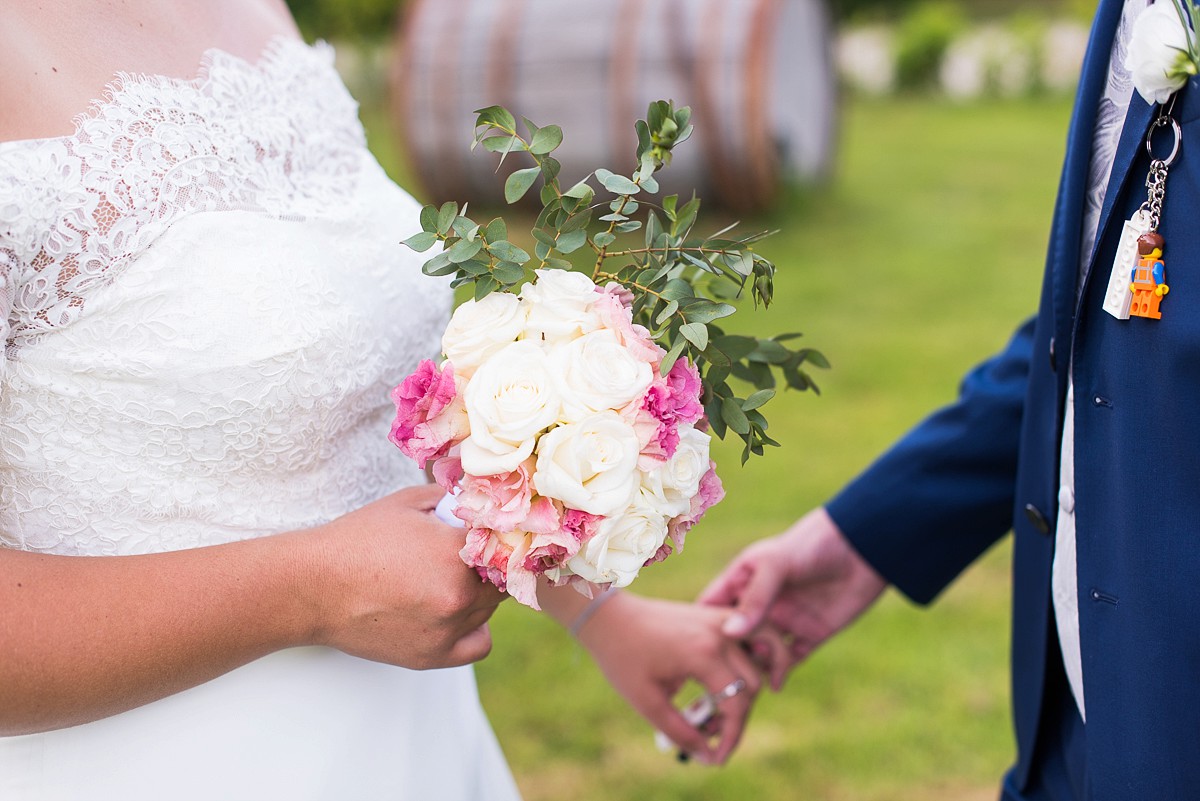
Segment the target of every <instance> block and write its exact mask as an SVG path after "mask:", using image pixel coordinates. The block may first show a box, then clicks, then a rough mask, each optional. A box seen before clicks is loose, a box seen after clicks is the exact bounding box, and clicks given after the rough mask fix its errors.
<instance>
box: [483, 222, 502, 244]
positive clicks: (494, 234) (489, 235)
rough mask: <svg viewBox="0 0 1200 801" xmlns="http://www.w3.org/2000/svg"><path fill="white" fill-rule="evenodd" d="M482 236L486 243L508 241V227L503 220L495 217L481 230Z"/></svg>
mask: <svg viewBox="0 0 1200 801" xmlns="http://www.w3.org/2000/svg"><path fill="white" fill-rule="evenodd" d="M483 236H484V238H485V239H486V240H487V241H488V242H503V241H504V240H506V239H508V225H507V224H506V223H505V222H504V218H502V217H497V218H496V219H494V220H492V221H491V222H490V223H488V224H487V226H486V227H485V228H484V229H483Z"/></svg>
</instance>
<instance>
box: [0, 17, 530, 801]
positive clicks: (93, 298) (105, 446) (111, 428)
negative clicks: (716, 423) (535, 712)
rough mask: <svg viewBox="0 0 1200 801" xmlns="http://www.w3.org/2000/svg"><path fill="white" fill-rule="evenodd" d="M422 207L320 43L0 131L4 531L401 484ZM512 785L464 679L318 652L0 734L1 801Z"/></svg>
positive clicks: (111, 536) (56, 535) (114, 535)
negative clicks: (65, 131) (399, 182)
mask: <svg viewBox="0 0 1200 801" xmlns="http://www.w3.org/2000/svg"><path fill="white" fill-rule="evenodd" d="M417 211H418V207H417V205H416V204H415V202H414V201H413V200H412V199H411V198H410V197H408V196H407V195H406V194H405V193H404V192H402V191H401V190H400V189H398V188H397V187H396V186H395V185H394V184H392V183H391V182H390V181H389V180H388V179H387V177H386V176H385V175H384V173H383V172H382V170H381V169H380V168H379V166H378V165H377V164H376V162H375V161H374V159H373V158H372V157H371V156H370V154H369V153H368V151H367V150H366V148H365V145H364V135H363V131H362V128H361V126H360V124H359V122H358V119H357V114H356V106H355V104H354V102H353V101H352V100H351V98H350V97H349V95H348V94H347V92H346V90H345V88H344V86H343V85H342V83H341V81H340V80H339V78H338V76H337V74H336V72H335V71H334V70H333V66H332V53H331V52H330V50H329V49H328V48H327V47H324V46H316V47H309V46H307V45H304V44H303V43H300V42H297V41H292V40H287V39H276V40H275V41H274V42H273V43H272V45H271V46H270V48H269V49H268V51H267V52H266V53H265V54H264V55H263V57H262V59H261V60H260V61H259V63H257V64H249V63H247V62H245V61H243V60H240V59H237V58H234V57H232V56H229V55H226V54H223V53H221V52H219V51H210V53H209V54H208V55H207V56H206V59H205V64H204V66H203V68H202V71H201V74H200V77H199V78H197V79H196V80H190V81H185V80H173V79H164V78H156V77H144V76H128V75H125V76H120V78H119V80H118V81H117V82H116V83H115V84H114V85H113V87H112V88H111V91H110V92H109V94H108V95H107V96H106V97H105V98H104V99H103V100H102V101H99V102H97V103H96V105H95V107H94V108H93V109H92V110H91V111H90V112H89V113H87V114H85V115H83V116H82V117H81V118H79V119H78V120H77V129H76V132H75V134H74V135H72V136H67V137H61V138H55V139H39V140H30V141H18V142H6V143H0V333H2V334H3V337H2V338H3V340H4V343H5V353H4V355H3V356H4V357H3V359H0V546H4V547H9V548H19V549H25V550H29V551H39V552H45V553H56V554H70V555H78V556H105V555H113V554H136V553H146V552H151V551H163V550H172V549H179V548H192V547H196V546H203V545H212V544H216V543H224V542H229V541H232V540H239V539H245V538H249V537H258V536H262V535H266V534H271V533H273V532H278V531H283V530H289V529H298V528H305V527H309V526H313V525H316V524H320V523H323V522H325V521H327V520H329V519H331V518H333V517H336V516H338V515H341V514H343V513H345V512H347V511H349V510H351V509H354V508H356V507H359V506H362V505H363V504H365V503H367V502H369V501H371V500H373V499H375V498H378V497H380V496H381V495H384V494H386V493H388V492H390V491H392V490H394V489H397V488H399V487H401V486H403V485H406V484H412V483H415V482H417V481H419V480H421V478H420V476H419V474H418V472H417V471H416V469H415V468H414V466H413V465H412V464H411V463H410V462H409V461H408V460H407V459H405V458H404V457H403V456H401V455H400V454H399V452H398V451H396V449H395V448H394V447H392V445H390V444H389V443H388V442H387V440H386V434H387V431H388V424H389V421H390V418H391V416H392V414H393V411H394V410H393V408H392V406H391V403H390V402H389V400H388V397H387V393H388V390H389V388H390V387H391V386H392V385H393V384H395V383H397V382H398V381H399V380H400V379H401V378H402V377H403V376H404V375H405V374H406V373H407V372H408V371H409V370H411V369H412V368H413V367H414V366H415V364H416V362H417V360H418V359H420V358H422V357H425V356H430V355H433V354H435V353H436V352H437V350H438V337H439V332H440V331H441V329H442V327H443V325H444V324H445V321H446V318H447V315H448V312H449V305H450V297H449V293H448V290H447V288H446V287H445V285H444V284H442V283H440V282H438V281H436V280H435V279H430V278H427V277H424V276H422V275H421V273H420V262H421V259H420V257H418V256H416V255H415V254H412V253H411V252H409V251H408V250H407V249H406V248H403V247H402V246H401V245H399V244H398V243H399V241H400V239H402V238H403V237H404V236H407V235H408V234H410V233H412V232H413V231H414V230H415V229H416V228H417V223H416V218H417ZM70 613H71V611H70V610H69V609H64V610H62V614H64V615H68V614H70ZM246 614H247V615H253V614H255V611H254V610H253V609H247V610H246ZM516 797H517V792H516V789H515V787H514V785H513V782H512V778H511V776H510V774H509V771H508V768H507V767H506V765H505V763H504V760H503V757H502V755H501V753H500V750H499V748H498V747H497V745H496V742H495V738H494V736H493V734H492V732H491V729H490V727H489V725H488V723H487V721H486V719H485V718H484V716H483V713H482V711H481V710H480V707H479V701H478V696H477V693H476V688H475V684H474V677H473V673H472V671H471V670H470V669H469V668H462V669H456V670H443V671H431V672H424V673H421V672H412V671H407V670H403V669H399V668H393V667H388V666H384V665H379V664H376V663H373V662H367V661H364V660H360V659H356V658H353V657H349V656H346V655H344V654H342V653H340V652H337V651H333V650H328V649H322V648H301V649H293V650H289V651H284V652H280V653H277V654H274V655H272V656H270V657H267V658H264V659H261V660H259V661H257V662H255V663H253V664H250V665H248V666H246V667H243V668H241V669H238V670H235V671H233V672H232V673H229V674H227V675H225V676H223V677H221V678H219V679H217V680H215V681H212V682H209V683H207V684H204V685H202V686H199V687H196V688H194V689H192V690H188V691H186V692H183V693H180V694H178V695H175V696H172V697H169V698H166V699H164V700H161V701H157V702H155V703H151V704H149V705H147V706H144V707H141V708H138V709H134V710H132V711H129V712H126V713H123V714H120V715H116V716H114V717H110V718H107V719H104V720H100V721H97V722H94V723H89V724H86V725H82V726H76V727H73V728H68V729H63V730H59V731H52V732H48V733H44V734H36V735H30V736H17V737H6V738H0V798H3V799H12V801H47V800H49V799H120V801H134V800H135V799H148V800H150V799H152V800H153V801H164V799H171V800H172V801H185V800H186V799H203V801H214V800H215V799H256V800H258V801H261V800H264V799H288V801H302V800H303V799H326V798H327V799H338V800H339V801H343V800H344V799H355V800H358V799H374V798H381V799H382V798H386V799H411V800H412V801H442V800H443V799H445V800H447V801H449V800H451V799H462V801H468V799H469V800H470V801H483V800H485V799H495V800H497V801H501V800H503V801H507V799H515V798H516Z"/></svg>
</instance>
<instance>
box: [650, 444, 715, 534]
mask: <svg viewBox="0 0 1200 801" xmlns="http://www.w3.org/2000/svg"><path fill="white" fill-rule="evenodd" d="M711 442H712V437H711V436H709V435H708V434H707V433H705V432H703V431H700V430H699V429H697V428H695V427H694V426H686V427H684V426H681V427H680V429H679V445H678V447H676V448H675V454H674V455H673V456H672V457H671V458H670V459H668V460H667V463H666V464H664V465H663V466H662V467H660V468H658V469H656V470H654V471H653V473H654V474H655V476H656V477H657V479H658V482H659V483H660V485H661V486H662V495H663V498H664V499H665V500H666V502H667V504H668V506H669V508H668V509H666V510H664V511H666V512H667V514H668V516H669V517H676V516H677V515H681V514H683V513H684V512H687V511H688V510H689V509H691V508H692V498H694V497H696V494H697V493H699V492H700V479H702V478H704V474H705V473H707V472H708V468H709V455H708V451H709V444H710V443H711Z"/></svg>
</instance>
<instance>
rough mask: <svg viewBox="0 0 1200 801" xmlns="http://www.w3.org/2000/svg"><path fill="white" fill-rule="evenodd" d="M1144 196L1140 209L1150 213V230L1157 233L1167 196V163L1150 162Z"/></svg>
mask: <svg viewBox="0 0 1200 801" xmlns="http://www.w3.org/2000/svg"><path fill="white" fill-rule="evenodd" d="M1172 155H1174V154H1172ZM1146 194H1147V198H1146V202H1145V203H1144V204H1143V205H1142V208H1144V209H1146V210H1147V211H1148V212H1150V230H1151V231H1157V230H1158V222H1159V219H1160V218H1161V217H1162V208H1163V200H1164V199H1165V198H1166V196H1167V162H1165V161H1163V160H1162V159H1155V160H1154V161H1152V162H1150V172H1149V173H1148V174H1147V175H1146Z"/></svg>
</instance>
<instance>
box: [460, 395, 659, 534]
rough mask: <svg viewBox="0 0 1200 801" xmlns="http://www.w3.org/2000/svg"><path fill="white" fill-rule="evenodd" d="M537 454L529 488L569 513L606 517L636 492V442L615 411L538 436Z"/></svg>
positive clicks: (617, 509)
mask: <svg viewBox="0 0 1200 801" xmlns="http://www.w3.org/2000/svg"><path fill="white" fill-rule="evenodd" d="M537 450H538V453H537V469H536V471H535V472H534V474H533V486H534V488H535V489H536V490H537V491H538V494H539V495H545V496H546V497H548V498H554V499H556V500H559V501H562V502H563V503H565V504H566V505H567V506H569V507H571V508H572V509H579V510H580V511H583V512H587V513H589V514H593V515H610V514H612V513H614V512H618V511H620V510H622V509H624V508H625V507H626V506H628V505H629V501H630V499H631V498H632V497H633V494H634V492H635V491H636V490H637V487H638V483H639V476H638V471H637V463H638V454H639V452H640V451H641V443H640V442H639V441H638V437H637V434H636V433H635V432H634V430H633V426H631V425H629V423H628V422H626V421H625V419H624V418H622V417H621V416H620V415H619V414H617V413H616V412H597V413H596V414H593V415H589V416H588V417H585V418H583V419H582V420H580V421H579V422H577V423H568V424H566V425H561V426H558V427H557V428H554V429H552V430H551V431H549V432H548V433H546V435H545V436H543V437H542V439H541V441H540V442H539V443H538V449H537ZM463 467H464V468H465V467H466V463H465V462H464V463H463Z"/></svg>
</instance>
